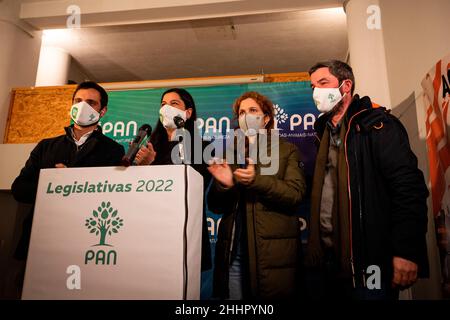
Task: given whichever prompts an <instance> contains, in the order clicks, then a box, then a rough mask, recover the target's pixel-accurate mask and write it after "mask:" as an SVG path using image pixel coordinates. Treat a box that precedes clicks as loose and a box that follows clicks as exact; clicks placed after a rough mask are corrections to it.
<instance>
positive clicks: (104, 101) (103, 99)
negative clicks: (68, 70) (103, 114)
mask: <svg viewBox="0 0 450 320" xmlns="http://www.w3.org/2000/svg"><path fill="white" fill-rule="evenodd" d="M81 89H95V90H97V91H98V93H100V105H101V108H102V109H103V108H104V107H106V106H107V105H108V94H107V93H106V90H105V89H103V88H102V87H101V86H100V85H99V84H98V83H97V82H94V81H84V82H82V83H80V84H79V85H78V86H77V88H76V89H75V92H74V93H73V96H72V101H73V99H75V95H76V94H77V92H78V91H79V90H81Z"/></svg>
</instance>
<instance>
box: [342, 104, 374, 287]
mask: <svg viewBox="0 0 450 320" xmlns="http://www.w3.org/2000/svg"><path fill="white" fill-rule="evenodd" d="M367 110H368V109H364V110H361V111H359V112H357V113H356V114H354V115H353V116H352V117H351V118H350V120H349V121H348V125H347V132H346V133H345V138H344V149H345V162H346V164H347V189H348V214H349V240H350V265H351V269H352V280H353V288H356V275H355V264H354V256H353V236H352V232H353V221H352V192H351V187H350V165H349V164H348V153H347V152H348V151H347V138H348V134H349V132H350V128H351V124H352V121H353V119H354V118H355V117H356V116H357V115H359V114H361V113H363V112H364V111H367Z"/></svg>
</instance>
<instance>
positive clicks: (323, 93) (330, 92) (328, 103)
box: [313, 82, 345, 113]
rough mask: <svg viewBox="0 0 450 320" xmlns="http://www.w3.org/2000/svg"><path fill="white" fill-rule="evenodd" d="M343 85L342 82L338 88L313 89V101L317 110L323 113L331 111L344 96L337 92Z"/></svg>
mask: <svg viewBox="0 0 450 320" xmlns="http://www.w3.org/2000/svg"><path fill="white" fill-rule="evenodd" d="M343 84H344V82H342V84H341V85H340V86H339V87H338V88H317V87H316V88H314V92H313V99H314V103H315V104H316V107H317V110H319V111H320V112H323V113H326V112H329V111H331V110H333V108H334V107H335V106H336V105H337V104H338V103H339V102H340V101H341V100H342V98H343V97H344V96H345V94H344V96H343V95H342V94H341V91H340V90H339V89H340V88H341V87H342V85H343Z"/></svg>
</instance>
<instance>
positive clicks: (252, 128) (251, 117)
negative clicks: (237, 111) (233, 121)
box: [239, 113, 266, 135]
mask: <svg viewBox="0 0 450 320" xmlns="http://www.w3.org/2000/svg"><path fill="white" fill-rule="evenodd" d="M265 126H266V125H265V123H264V115H263V114H257V115H255V114H246V113H244V114H242V115H241V116H239V128H241V130H242V131H244V132H245V133H247V134H248V135H255V134H256V133H257V132H258V131H259V130H260V129H264V128H265Z"/></svg>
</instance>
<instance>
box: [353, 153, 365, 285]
mask: <svg viewBox="0 0 450 320" xmlns="http://www.w3.org/2000/svg"><path fill="white" fill-rule="evenodd" d="M353 153H354V155H355V160H356V163H355V165H356V181H357V183H358V204H359V229H360V233H361V234H360V248H359V249H360V251H361V253H360V254H361V270H360V272H361V276H362V281H363V282H362V286H363V287H365V286H366V276H365V271H364V260H365V259H364V224H363V212H362V201H361V183H360V181H359V165H358V161H359V158H358V153H357V152H356V146H355V148H354V150H353Z"/></svg>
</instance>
